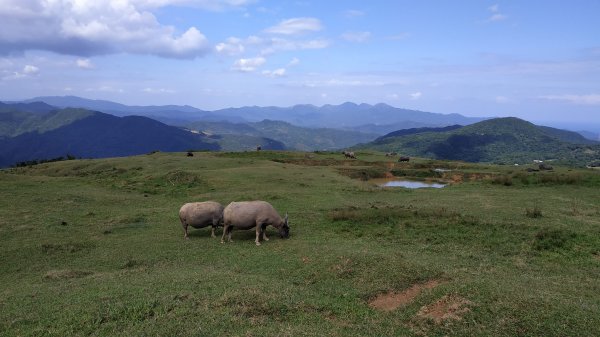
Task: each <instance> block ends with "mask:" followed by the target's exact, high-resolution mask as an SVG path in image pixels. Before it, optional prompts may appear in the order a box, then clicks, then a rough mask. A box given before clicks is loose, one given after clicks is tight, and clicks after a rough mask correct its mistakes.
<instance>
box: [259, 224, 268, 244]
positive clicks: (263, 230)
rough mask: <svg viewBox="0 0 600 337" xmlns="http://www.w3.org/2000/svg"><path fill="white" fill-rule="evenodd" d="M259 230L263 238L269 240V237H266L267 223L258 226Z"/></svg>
mask: <svg viewBox="0 0 600 337" xmlns="http://www.w3.org/2000/svg"><path fill="white" fill-rule="evenodd" d="M260 231H261V233H262V237H263V240H265V241H269V238H268V237H267V224H263V225H262V226H260Z"/></svg>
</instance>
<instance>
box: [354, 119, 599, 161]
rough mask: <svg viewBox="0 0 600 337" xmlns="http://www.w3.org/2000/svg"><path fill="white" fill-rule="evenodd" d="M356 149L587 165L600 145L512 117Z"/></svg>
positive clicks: (381, 140)
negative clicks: (554, 161)
mask: <svg viewBox="0 0 600 337" xmlns="http://www.w3.org/2000/svg"><path fill="white" fill-rule="evenodd" d="M356 148H358V149H374V150H380V151H396V152H400V153H402V154H406V155H411V156H422V157H429V158H435V159H449V160H464V161H470V162H495V163H505V164H513V163H519V164H523V163H530V162H532V161H533V160H556V161H557V162H560V163H570V164H575V165H585V164H587V163H589V162H592V161H594V160H597V159H598V158H599V157H600V145H599V144H598V143H596V142H592V141H589V140H587V139H585V138H584V137H582V136H581V135H579V134H577V133H575V132H570V131H565V130H558V129H553V128H549V127H540V126H537V125H534V124H532V123H530V122H527V121H524V120H521V119H518V118H512V117H509V118H497V119H491V120H486V121H483V122H479V123H475V124H472V125H468V126H465V127H462V128H459V129H456V130H452V131H447V132H421V133H416V134H410V135H405V136H398V137H394V136H389V137H386V136H384V137H381V138H378V139H377V140H375V141H374V142H371V143H367V144H362V145H359V146H356Z"/></svg>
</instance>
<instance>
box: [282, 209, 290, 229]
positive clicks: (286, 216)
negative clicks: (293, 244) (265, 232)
mask: <svg viewBox="0 0 600 337" xmlns="http://www.w3.org/2000/svg"><path fill="white" fill-rule="evenodd" d="M283 222H284V223H285V225H286V226H289V225H288V214H287V212H286V213H285V218H284V220H283Z"/></svg>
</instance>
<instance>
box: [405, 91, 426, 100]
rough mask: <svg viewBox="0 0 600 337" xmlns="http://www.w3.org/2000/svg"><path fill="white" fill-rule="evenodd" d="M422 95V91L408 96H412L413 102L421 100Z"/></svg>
mask: <svg viewBox="0 0 600 337" xmlns="http://www.w3.org/2000/svg"><path fill="white" fill-rule="evenodd" d="M422 95H423V93H421V92H420V91H417V92H413V93H412V94H408V96H410V99H412V100H418V99H419V98H421V96H422Z"/></svg>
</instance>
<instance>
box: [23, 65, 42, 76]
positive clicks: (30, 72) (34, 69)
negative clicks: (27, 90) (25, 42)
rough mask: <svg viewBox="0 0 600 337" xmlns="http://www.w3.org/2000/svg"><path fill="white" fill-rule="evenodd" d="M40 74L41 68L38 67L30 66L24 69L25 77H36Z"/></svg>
mask: <svg viewBox="0 0 600 337" xmlns="http://www.w3.org/2000/svg"><path fill="white" fill-rule="evenodd" d="M39 72H40V68H38V67H36V66H32V65H30V64H28V65H26V66H25V67H23V74H25V75H34V74H37V73H39Z"/></svg>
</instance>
